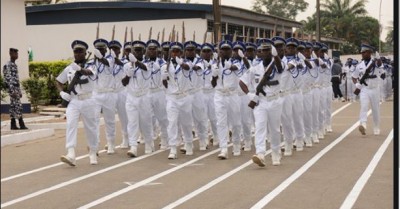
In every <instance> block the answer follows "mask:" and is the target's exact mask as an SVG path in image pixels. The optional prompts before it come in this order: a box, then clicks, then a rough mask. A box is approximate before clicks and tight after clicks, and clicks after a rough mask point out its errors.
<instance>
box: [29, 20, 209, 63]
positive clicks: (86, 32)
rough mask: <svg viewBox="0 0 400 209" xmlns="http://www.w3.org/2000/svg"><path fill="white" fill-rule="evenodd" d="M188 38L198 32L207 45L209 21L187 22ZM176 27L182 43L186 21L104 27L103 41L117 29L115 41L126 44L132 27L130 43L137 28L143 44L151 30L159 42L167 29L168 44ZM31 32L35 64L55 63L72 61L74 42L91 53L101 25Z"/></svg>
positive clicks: (38, 28) (31, 29) (46, 27)
mask: <svg viewBox="0 0 400 209" xmlns="http://www.w3.org/2000/svg"><path fill="white" fill-rule="evenodd" d="M184 21H185V33H186V35H185V37H186V40H190V39H192V37H193V31H196V40H195V41H197V42H203V37H204V33H205V32H206V30H207V20H206V19H201V18H196V19H184ZM174 24H175V30H176V31H178V32H179V41H181V40H182V39H181V38H182V20H181V19H170V20H151V21H127V22H110V23H100V35H99V38H104V39H106V40H108V41H109V40H110V39H111V35H112V28H113V26H114V25H115V39H116V40H118V41H120V42H121V44H123V42H124V35H125V27H128V37H127V41H130V28H131V27H133V39H134V40H137V39H138V37H139V34H141V40H142V41H145V42H146V41H147V40H148V37H149V29H150V27H153V29H152V38H153V39H157V34H158V32H160V42H161V34H162V30H163V28H165V37H164V40H165V41H166V40H168V36H169V33H170V32H171V31H172V27H173V25H174ZM27 28H28V34H29V36H28V42H29V45H30V46H31V47H32V50H33V55H34V61H52V60H62V59H68V58H72V56H73V54H72V50H71V42H72V41H73V40H75V39H79V40H82V41H85V42H86V43H87V44H88V45H89V51H92V50H93V41H94V40H95V39H96V28H97V23H82V24H62V25H30V26H28V27H27Z"/></svg>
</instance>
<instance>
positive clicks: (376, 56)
mask: <svg viewBox="0 0 400 209" xmlns="http://www.w3.org/2000/svg"><path fill="white" fill-rule="evenodd" d="M375 58H376V59H380V58H381V55H379V52H378V51H376V52H375Z"/></svg>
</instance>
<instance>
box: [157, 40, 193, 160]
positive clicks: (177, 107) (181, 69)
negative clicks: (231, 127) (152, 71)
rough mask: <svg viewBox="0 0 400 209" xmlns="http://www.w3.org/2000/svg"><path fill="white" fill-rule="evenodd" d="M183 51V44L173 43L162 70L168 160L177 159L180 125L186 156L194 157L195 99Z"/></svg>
mask: <svg viewBox="0 0 400 209" xmlns="http://www.w3.org/2000/svg"><path fill="white" fill-rule="evenodd" d="M182 51H183V45H182V44H181V43H179V42H171V44H170V52H169V55H168V59H167V64H165V65H163V67H162V68H161V72H162V80H163V85H164V87H165V88H167V91H166V95H167V117H168V145H169V146H170V147H171V150H170V153H169V155H168V159H176V158H177V146H178V143H179V141H178V125H181V127H182V132H183V138H184V140H185V145H184V146H185V151H186V155H193V134H192V127H193V118H192V100H193V97H192V96H191V95H189V94H188V90H190V89H191V88H192V83H191V81H190V68H189V66H188V65H187V64H184V63H183V59H181V58H180V56H181V54H182ZM182 65H184V66H182Z"/></svg>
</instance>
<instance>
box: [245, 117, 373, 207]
mask: <svg viewBox="0 0 400 209" xmlns="http://www.w3.org/2000/svg"><path fill="white" fill-rule="evenodd" d="M370 114H371V110H369V111H368V114H367V116H368V115H370ZM359 125H360V122H359V121H357V122H356V123H355V124H353V125H352V126H351V127H350V128H349V129H347V130H346V131H345V132H344V133H343V134H342V135H340V136H339V137H338V138H337V139H335V140H334V141H333V142H331V143H330V144H329V145H328V146H326V147H325V148H324V149H322V150H321V151H320V152H319V153H318V154H316V155H315V156H314V157H313V158H311V160H309V161H308V162H307V163H306V164H304V165H303V166H302V167H301V168H300V169H298V170H297V171H296V172H295V173H294V174H292V175H291V176H290V177H289V178H287V179H286V180H285V181H283V182H282V183H281V184H280V185H279V186H278V187H276V188H275V189H274V190H272V191H271V192H270V193H269V194H267V195H266V196H264V197H263V198H262V199H261V200H260V201H258V202H257V203H256V204H255V205H253V206H252V207H251V208H252V209H258V208H263V207H265V206H266V205H267V204H268V203H269V202H271V201H272V200H273V199H274V198H275V197H276V196H278V195H279V194H280V193H281V192H282V191H283V190H285V189H286V188H287V187H288V186H289V185H290V184H292V183H293V182H294V181H296V179H298V178H299V177H300V176H301V175H303V174H304V173H305V172H306V171H307V170H308V169H309V168H310V167H311V166H313V165H314V164H315V163H316V162H317V161H318V160H319V159H320V158H321V157H322V156H324V155H325V154H326V153H327V152H329V151H330V150H331V149H332V148H333V147H335V146H336V145H337V144H338V143H340V142H341V141H342V140H343V139H345V137H346V136H347V135H349V134H350V133H351V132H352V131H354V129H356V128H357V127H358V126H359Z"/></svg>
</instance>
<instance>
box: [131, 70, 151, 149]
mask: <svg viewBox="0 0 400 209" xmlns="http://www.w3.org/2000/svg"><path fill="white" fill-rule="evenodd" d="M124 71H125V73H126V74H127V75H128V76H130V80H129V84H128V85H127V94H128V97H127V99H126V113H127V114H128V136H129V146H131V147H132V146H135V147H136V146H137V144H138V139H139V134H140V133H141V134H142V136H143V138H144V141H145V147H146V152H147V153H148V152H151V151H154V142H153V124H152V120H151V119H152V118H151V117H152V114H153V113H152V112H153V110H152V107H151V103H150V94H149V91H150V90H149V89H150V79H151V74H152V71H151V70H150V69H148V70H143V69H141V68H139V67H137V66H135V65H134V64H132V63H131V62H128V63H126V64H125V65H124ZM150 149H151V150H150Z"/></svg>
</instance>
